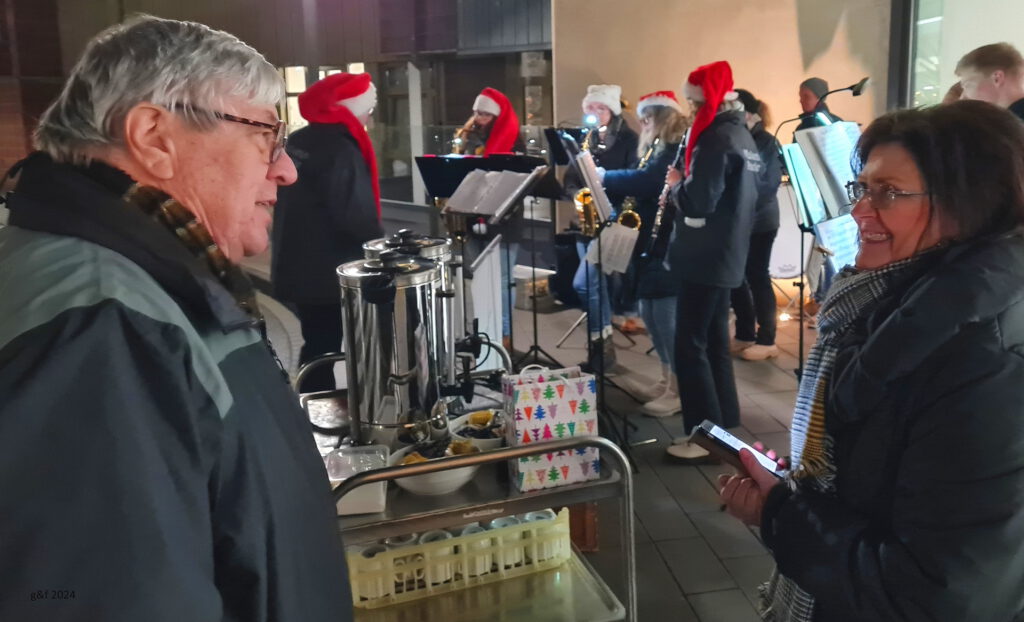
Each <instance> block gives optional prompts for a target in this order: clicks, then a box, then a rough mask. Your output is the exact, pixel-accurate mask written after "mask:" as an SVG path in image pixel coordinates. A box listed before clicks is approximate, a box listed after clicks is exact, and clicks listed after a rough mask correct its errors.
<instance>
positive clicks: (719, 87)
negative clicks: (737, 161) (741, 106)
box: [683, 60, 739, 175]
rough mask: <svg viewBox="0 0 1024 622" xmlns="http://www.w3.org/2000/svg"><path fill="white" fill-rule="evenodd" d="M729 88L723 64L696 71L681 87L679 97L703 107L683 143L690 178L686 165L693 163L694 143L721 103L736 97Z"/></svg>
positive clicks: (729, 78)
mask: <svg viewBox="0 0 1024 622" xmlns="http://www.w3.org/2000/svg"><path fill="white" fill-rule="evenodd" d="M732 87H733V81H732V67H730V66H729V63H727V62H726V61H724V60H720V61H716V62H714V63H711V64H708V65H702V66H700V67H697V68H696V69H694V70H693V72H691V73H690V76H689V77H688V78H687V79H686V83H685V84H683V95H684V96H685V97H686V98H687V99H690V100H692V101H694V102H700V103H702V104H703V105H702V106H701V107H700V109H699V110H698V111H697V115H696V117H694V119H693V127H691V128H690V137H689V140H688V141H687V143H686V174H687V175H689V174H690V161H691V160H692V159H693V150H694V148H695V147H696V146H697V139H698V138H700V135H701V133H702V132H704V130H706V129H707V128H708V126H709V125H711V122H712V121H714V120H715V115H717V114H718V108H719V107H720V106H721V105H722V102H724V101H727V100H734V99H736V98H737V97H739V94H737V93H736V91H734V90H733V88H732Z"/></svg>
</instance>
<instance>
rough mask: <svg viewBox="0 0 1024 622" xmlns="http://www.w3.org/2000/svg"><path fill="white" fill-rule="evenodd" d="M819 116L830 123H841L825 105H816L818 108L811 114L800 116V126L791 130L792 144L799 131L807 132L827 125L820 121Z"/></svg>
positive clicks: (805, 113)
mask: <svg viewBox="0 0 1024 622" xmlns="http://www.w3.org/2000/svg"><path fill="white" fill-rule="evenodd" d="M819 114H820V115H824V116H825V118H827V119H828V120H829V121H831V122H832V123H837V122H839V121H842V119H841V118H840V117H839V116H838V115H835V114H832V111H831V110H829V109H828V105H827V104H818V107H817V108H815V109H814V110H813V111H812V112H804V113H801V114H800V125H798V126H796V129H795V130H793V142H796V133H797V132H799V131H800V130H809V129H811V128H812V127H824V126H826V125H829V124H828V123H825V122H824V121H822V120H821V117H819V116H818V115H819Z"/></svg>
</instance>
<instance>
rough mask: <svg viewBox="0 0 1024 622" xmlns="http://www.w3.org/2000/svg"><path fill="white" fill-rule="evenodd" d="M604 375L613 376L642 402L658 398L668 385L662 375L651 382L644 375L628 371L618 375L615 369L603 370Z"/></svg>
mask: <svg viewBox="0 0 1024 622" xmlns="http://www.w3.org/2000/svg"><path fill="white" fill-rule="evenodd" d="M605 375H608V376H615V382H617V383H618V384H619V385H620V386H621V387H622V388H623V389H625V390H626V391H628V392H629V393H630V394H632V395H633V396H635V397H636V399H638V400H640V402H642V403H647V402H650V401H652V400H656V399H658V398H659V397H661V396H662V395H663V394H664V393H665V389H666V387H668V381H667V380H666V379H665V378H664V377H662V379H661V380H659V381H658V382H655V383H653V384H652V383H651V381H650V378H648V377H646V376H637V375H634V374H629V373H626V374H621V375H619V374H618V373H617V370H608V371H607V372H605Z"/></svg>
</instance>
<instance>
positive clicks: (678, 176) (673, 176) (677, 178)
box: [665, 166, 683, 188]
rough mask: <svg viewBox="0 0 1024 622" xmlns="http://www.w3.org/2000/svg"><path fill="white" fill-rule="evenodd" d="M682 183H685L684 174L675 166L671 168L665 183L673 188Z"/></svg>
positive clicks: (666, 175)
mask: <svg viewBox="0 0 1024 622" xmlns="http://www.w3.org/2000/svg"><path fill="white" fill-rule="evenodd" d="M681 181H683V172H682V171H680V170H679V169H677V168H676V167H674V166H669V167H668V171H667V172H666V174H665V183H666V184H668V186H669V187H670V188H671V187H672V186H674V185H676V184H678V183H679V182H681Z"/></svg>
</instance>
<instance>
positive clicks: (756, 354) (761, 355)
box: [740, 344, 779, 361]
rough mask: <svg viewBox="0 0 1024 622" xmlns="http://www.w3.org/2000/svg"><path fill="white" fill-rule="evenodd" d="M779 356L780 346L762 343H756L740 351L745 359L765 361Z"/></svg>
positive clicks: (741, 356)
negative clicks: (763, 344)
mask: <svg viewBox="0 0 1024 622" xmlns="http://www.w3.org/2000/svg"><path fill="white" fill-rule="evenodd" d="M777 356H779V347H778V346H762V345H760V344H754V345H752V346H750V347H749V348H747V349H746V350H744V351H742V352H740V358H741V359H743V360H744V361H763V360H766V359H773V358H775V357H777Z"/></svg>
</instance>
